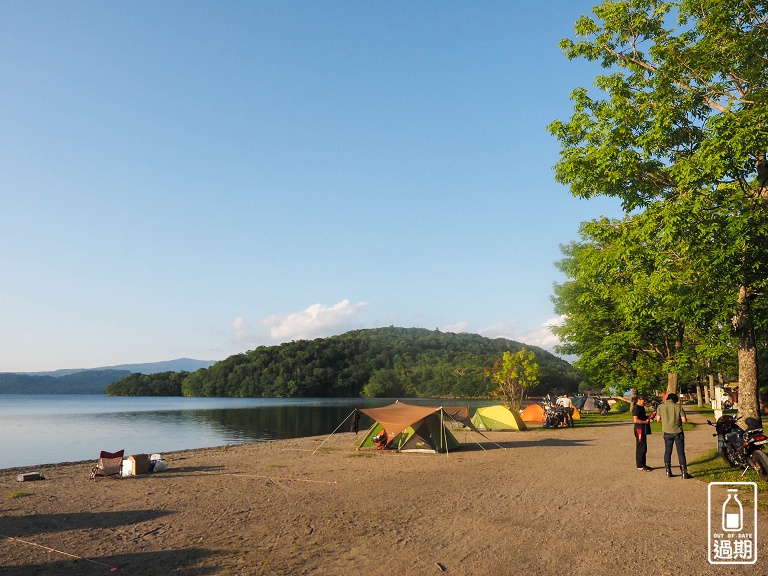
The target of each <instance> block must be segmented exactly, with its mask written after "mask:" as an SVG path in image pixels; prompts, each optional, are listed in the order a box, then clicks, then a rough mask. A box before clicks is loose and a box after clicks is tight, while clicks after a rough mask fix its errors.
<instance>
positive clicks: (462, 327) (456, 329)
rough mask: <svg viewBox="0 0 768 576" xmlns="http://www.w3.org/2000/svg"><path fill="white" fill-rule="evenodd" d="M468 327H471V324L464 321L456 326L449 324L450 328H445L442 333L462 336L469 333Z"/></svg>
mask: <svg viewBox="0 0 768 576" xmlns="http://www.w3.org/2000/svg"><path fill="white" fill-rule="evenodd" d="M467 326H469V322H466V321H462V322H457V323H456V324H449V325H448V326H443V329H442V330H441V332H454V333H456V334H461V333H462V332H466V331H467Z"/></svg>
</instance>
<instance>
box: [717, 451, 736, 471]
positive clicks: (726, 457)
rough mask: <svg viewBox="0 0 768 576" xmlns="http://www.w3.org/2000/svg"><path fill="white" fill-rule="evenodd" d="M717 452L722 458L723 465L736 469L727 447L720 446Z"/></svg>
mask: <svg viewBox="0 0 768 576" xmlns="http://www.w3.org/2000/svg"><path fill="white" fill-rule="evenodd" d="M719 452H720V456H722V457H723V460H725V463H726V464H728V466H730V467H731V468H736V462H734V460H733V456H731V453H730V451H729V449H728V447H727V446H721V447H720V450H719Z"/></svg>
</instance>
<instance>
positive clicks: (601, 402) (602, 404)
mask: <svg viewBox="0 0 768 576" xmlns="http://www.w3.org/2000/svg"><path fill="white" fill-rule="evenodd" d="M595 408H597V409H598V410H599V411H600V416H605V415H606V414H608V412H610V411H611V405H610V404H608V400H607V399H606V398H600V396H598V397H597V400H595Z"/></svg>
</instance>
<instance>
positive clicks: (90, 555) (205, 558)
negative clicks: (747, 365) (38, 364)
mask: <svg viewBox="0 0 768 576" xmlns="http://www.w3.org/2000/svg"><path fill="white" fill-rule="evenodd" d="M693 419H694V420H695V421H697V422H699V423H700V424H701V423H702V419H701V417H700V416H694V418H693ZM711 430H712V429H711V428H709V427H707V426H706V425H698V426H697V427H696V429H695V430H693V431H690V432H688V433H686V441H687V454H688V457H689V459H691V458H693V457H695V456H696V455H697V454H702V453H705V452H706V451H707V450H709V449H710V448H711V447H712V446H713V443H714V440H713V438H712V436H711ZM361 434H362V432H361ZM488 436H489V437H490V438H491V439H492V440H493V441H494V443H489V442H487V441H485V440H484V439H483V438H482V437H480V436H478V435H476V434H475V433H463V432H461V433H459V434H458V435H457V437H458V439H459V440H460V441H461V442H462V443H463V449H462V450H461V451H457V452H453V453H450V454H448V455H445V454H440V455H434V454H398V453H392V452H371V451H367V452H358V451H356V450H355V447H354V442H355V440H356V439H357V440H359V439H361V436H355V435H354V434H352V433H348V432H346V433H341V434H336V435H334V436H332V437H331V438H330V439H328V438H326V437H314V438H304V439H296V440H281V441H275V442H269V443H256V444H246V445H238V446H232V447H217V448H207V449H202V450H188V451H181V452H175V453H169V454H164V456H165V458H166V461H167V464H168V470H167V471H165V472H161V473H158V474H151V475H144V476H136V477H127V478H102V479H98V480H91V479H89V471H90V468H91V466H93V465H94V462H93V461H89V462H79V463H64V464H56V465H50V466H40V467H34V468H29V469H23V470H2V471H0V495H2V499H1V500H0V505H1V506H2V517H1V518H0V535H2V538H0V574H3V575H13V576H22V575H23V576H29V575H41V576H42V575H45V576H48V575H57V576H58V575H62V574H78V575H79V574H83V575H91V574H94V575H96V574H104V575H106V574H131V575H133V574H137V575H138V574H140V575H143V576H148V575H155V574H158V575H159V574H187V575H212V574H216V575H219V574H221V575H224V574H241V575H251V574H300V575H342V574H361V575H363V576H377V575H382V576H393V575H395V576H397V575H432V574H434V575H437V574H443V573H445V574H448V575H450V574H462V575H475V574H476V575H483V576H489V575H502V576H503V575H508V574H509V575H518V574H591V575H598V576H599V575H618V574H651V573H653V574H659V575H667V574H669V575H672V574H675V575H678V574H685V575H698V574H766V573H768V568H766V566H768V549H766V548H767V547H766V544H765V541H766V537H767V536H768V532H767V531H766V524H767V522H768V521H766V519H765V518H764V517H763V516H761V517H760V519H759V535H760V536H759V538H758V558H759V561H758V564H757V565H756V566H712V565H710V564H709V563H708V562H707V541H708V540H707V539H708V535H707V518H708V516H707V482H704V481H701V480H696V479H694V480H682V479H681V478H680V477H679V476H678V477H677V478H666V477H665V475H664V470H663V463H662V456H663V443H662V438H661V434H654V435H652V436H651V437H650V438H649V458H648V464H649V465H650V466H652V467H655V468H656V470H655V471H653V472H650V473H644V472H638V471H637V470H636V468H635V465H634V439H633V435H632V428H631V424H630V423H629V422H621V423H616V422H614V423H605V424H603V425H598V426H590V427H584V426H579V425H578V421H577V425H576V427H574V428H569V429H557V430H542V429H537V430H531V431H528V432H492V433H489V434H488ZM476 441H481V442H482V446H483V447H484V448H485V449H483V447H481V446H480V445H479V444H477V443H476ZM33 471H34V472H41V473H42V474H43V475H44V476H45V478H46V479H45V480H42V481H36V482H18V481H17V480H16V476H17V474H18V473H20V472H33ZM749 474H751V476H750V475H748V477H747V478H745V480H754V479H755V478H754V472H751V473H749ZM14 492H25V493H27V495H24V496H21V497H11V495H12V493H14Z"/></svg>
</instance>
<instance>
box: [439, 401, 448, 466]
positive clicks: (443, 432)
mask: <svg viewBox="0 0 768 576" xmlns="http://www.w3.org/2000/svg"><path fill="white" fill-rule="evenodd" d="M444 417H445V411H444V410H443V407H442V406H440V435H441V436H442V437H443V440H442V442H443V446H445V457H446V458H448V435H447V434H446V430H445V420H444Z"/></svg>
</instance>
